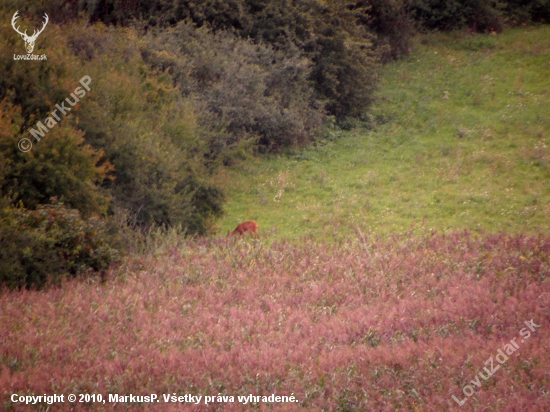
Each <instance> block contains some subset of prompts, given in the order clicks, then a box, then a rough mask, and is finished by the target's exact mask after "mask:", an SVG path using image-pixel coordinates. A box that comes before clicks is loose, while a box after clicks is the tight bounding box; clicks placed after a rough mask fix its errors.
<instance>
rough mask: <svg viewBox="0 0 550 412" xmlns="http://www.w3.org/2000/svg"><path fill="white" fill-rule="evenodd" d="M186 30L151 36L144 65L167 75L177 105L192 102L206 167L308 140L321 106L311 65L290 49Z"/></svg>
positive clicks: (319, 115) (225, 35)
mask: <svg viewBox="0 0 550 412" xmlns="http://www.w3.org/2000/svg"><path fill="white" fill-rule="evenodd" d="M191 30H192V27H191V26H189V25H185V24H180V25H179V26H178V27H177V28H176V29H175V30H172V31H168V32H164V33H162V34H159V35H157V36H154V37H153V36H151V37H150V38H149V43H148V44H149V47H148V52H147V53H144V57H145V59H146V60H147V61H148V62H149V63H150V64H151V65H153V67H155V68H157V69H158V70H159V71H160V70H162V71H165V70H168V71H169V72H170V73H171V74H172V76H173V78H174V80H175V82H176V84H177V85H178V87H179V89H180V91H181V93H182V95H183V96H184V97H191V96H195V101H196V103H195V107H196V108H197V109H198V111H199V122H200V123H201V125H202V126H203V128H204V129H205V131H207V135H208V137H207V139H206V142H207V152H206V153H205V160H206V161H207V162H215V161H217V160H221V162H222V163H223V164H231V163H233V161H234V160H235V159H236V158H238V157H239V156H241V154H240V153H242V149H244V148H246V147H248V148H249V149H248V151H250V150H251V149H253V148H254V146H255V145H256V147H258V148H259V149H260V150H263V149H267V150H277V149H278V148H280V147H284V146H290V145H296V144H299V143H305V142H307V141H310V140H311V139H312V138H313V137H314V133H315V131H316V130H317V129H318V128H319V126H320V124H321V120H322V111H321V110H320V106H321V105H320V104H319V103H318V102H316V100H315V98H314V91H313V89H312V87H311V83H310V80H309V78H308V77H309V76H310V73H311V68H310V66H311V62H310V61H309V60H308V59H307V58H305V57H303V56H301V53H300V51H299V50H298V49H297V48H296V47H290V45H289V48H288V49H287V50H284V51H283V50H275V49H274V48H272V47H269V46H264V45H261V44H254V43H253V42H251V41H249V40H244V39H242V38H240V37H236V36H234V35H232V34H229V33H226V32H220V33H212V32H210V31H209V30H207V29H206V28H203V29H196V30H193V35H190V31H191ZM151 50H152V51H151Z"/></svg>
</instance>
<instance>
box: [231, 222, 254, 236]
mask: <svg viewBox="0 0 550 412" xmlns="http://www.w3.org/2000/svg"><path fill="white" fill-rule="evenodd" d="M257 230H258V224H257V223H256V222H254V221H253V220H247V221H246V222H243V223H241V224H239V225H237V227H236V228H235V230H234V231H233V232H227V236H226V237H230V236H233V235H235V234H237V233H238V234H239V235H241V236H242V235H243V234H244V232H248V233H249V234H250V236H252V233H255V234H258V232H257Z"/></svg>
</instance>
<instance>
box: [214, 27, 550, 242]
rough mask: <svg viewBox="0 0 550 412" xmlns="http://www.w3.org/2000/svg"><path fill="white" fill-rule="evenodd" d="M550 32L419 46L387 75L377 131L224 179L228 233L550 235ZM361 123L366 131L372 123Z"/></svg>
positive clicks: (333, 135) (461, 37)
mask: <svg viewBox="0 0 550 412" xmlns="http://www.w3.org/2000/svg"><path fill="white" fill-rule="evenodd" d="M548 38H550V28H549V27H542V26H541V27H532V28H522V29H513V30H508V31H506V32H505V33H503V34H499V35H496V36H494V35H493V36H491V35H475V36H470V35H466V34H463V33H455V34H451V35H441V34H438V35H430V36H426V37H423V38H421V39H418V42H417V45H416V47H415V50H414V52H413V53H412V54H411V55H410V56H409V57H408V58H407V59H405V60H402V61H399V62H396V63H392V64H390V65H387V66H384V67H383V73H382V82H381V83H382V84H381V89H380V91H379V99H378V101H377V103H376V105H375V106H374V107H373V111H372V113H371V117H370V121H368V122H366V123H365V125H366V126H367V127H360V128H356V129H354V130H352V131H350V132H340V131H336V130H333V131H332V132H327V133H326V135H325V136H324V137H323V138H321V139H319V141H318V144H317V146H316V147H314V148H308V149H304V150H296V151H291V152H289V153H285V154H284V155H281V156H277V157H266V158H261V159H255V160H251V161H250V162H248V163H247V164H245V165H242V166H240V167H239V168H236V169H233V170H232V171H229V172H224V173H225V174H224V175H220V176H219V179H220V182H222V184H223V185H224V187H226V188H227V192H228V193H229V194H230V201H229V203H228V204H227V207H226V211H227V214H226V216H225V217H224V218H223V219H222V220H221V221H220V222H219V232H223V233H225V232H226V231H227V230H230V229H231V230H232V229H234V226H235V225H236V224H237V223H239V222H240V221H243V220H246V219H255V220H257V221H258V222H259V224H260V230H261V231H262V232H263V233H267V234H268V235H269V236H270V237H272V238H290V239H292V238H300V237H302V236H310V235H311V236H314V237H315V238H317V239H319V240H328V239H331V238H341V237H342V236H345V235H346V234H347V233H349V232H350V231H351V230H354V228H356V227H359V228H361V230H362V231H367V232H369V231H372V232H374V233H378V234H388V233H396V232H405V231H408V230H411V228H412V230H413V231H420V230H423V229H424V228H427V229H432V228H435V229H436V230H438V231H445V230H447V229H465V228H467V229H470V230H474V231H501V230H502V231H507V232H519V231H528V232H548V231H549V230H550V136H549V133H550V43H549V42H548V41H547V40H548ZM365 125H363V126H365Z"/></svg>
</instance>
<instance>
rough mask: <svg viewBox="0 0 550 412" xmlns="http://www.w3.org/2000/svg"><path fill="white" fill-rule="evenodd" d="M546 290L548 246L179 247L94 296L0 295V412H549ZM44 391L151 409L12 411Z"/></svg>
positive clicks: (86, 292)
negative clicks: (149, 398) (140, 399)
mask: <svg viewBox="0 0 550 412" xmlns="http://www.w3.org/2000/svg"><path fill="white" fill-rule="evenodd" d="M549 280H550V236H546V235H526V234H517V235H507V234H485V235H473V234H470V233H468V232H460V233H451V234H445V235H440V234H434V235H430V234H426V235H423V236H411V237H407V236H405V235H402V236H394V237H389V238H384V239H382V238H380V239H374V238H373V239H370V238H364V237H362V236H360V235H358V236H356V237H355V238H354V239H351V240H348V241H346V242H340V243H334V244H323V243H318V242H314V241H311V240H303V241H302V242H300V243H285V242H281V243H271V244H268V243H267V242H264V241H263V240H262V239H260V240H242V239H238V240H237V239H233V240H232V241H226V239H221V238H215V239H199V240H193V241H188V242H185V243H183V244H182V245H180V246H178V247H175V246H174V247H172V248H167V249H166V250H163V251H159V252H157V253H154V254H153V253H152V254H150V255H148V256H146V257H143V256H141V257H134V258H129V259H127V260H126V261H125V262H124V263H123V264H121V265H120V266H119V267H117V268H113V269H111V271H110V272H109V273H108V274H107V277H106V279H105V280H104V281H103V282H101V281H100V280H99V279H97V280H88V281H82V280H80V281H68V282H66V283H65V284H63V285H62V286H61V287H53V288H49V289H46V290H42V291H28V290H20V291H8V290H4V291H2V292H1V293H0V395H1V398H0V410H4V411H26V410H32V411H35V410H42V411H46V410H47V411H89V410H94V411H95V410H128V411H153V410H154V411H243V410H260V411H269V410H281V411H298V410H300V411H303V410H311V411H393V410H402V411H450V410H462V411H549V410H550V392H549V391H550V353H549V349H548V348H549V345H550V282H549ZM531 320H532V321H533V322H534V324H536V325H537V327H536V328H532V329H534V330H531V331H530V332H531V333H530V337H528V338H526V337H525V336H524V335H523V334H520V331H521V330H522V329H523V330H524V331H525V329H527V330H528V331H529V328H528V327H527V326H526V323H525V322H526V321H531ZM523 338H525V339H523ZM512 339H515V342H516V344H517V348H516V349H515V350H514V351H513V353H510V354H509V355H508V356H507V359H506V360H505V361H503V362H502V363H497V361H496V360H495V361H494V362H495V365H500V367H499V369H498V370H496V371H494V373H493V374H492V376H489V377H488V374H487V373H486V372H485V370H484V368H487V370H488V369H489V366H488V364H486V363H485V362H486V360H488V359H489V358H495V357H496V356H497V355H498V354H499V350H500V351H501V352H502V351H504V350H505V349H504V348H505V345H507V344H509V342H510V341H511V340H512ZM520 339H522V340H520ZM508 348H510V346H508ZM496 359H498V358H496ZM500 359H501V360H502V357H501V358H500ZM479 372H481V373H483V374H484V375H485V377H482V378H479V374H478V373H479ZM476 377H477V378H476ZM476 379H477V381H476ZM472 381H473V382H472ZM468 385H469V388H472V390H473V392H469V389H466V390H465V389H464V388H465V387H466V386H468ZM54 393H58V394H65V396H67V394H69V393H71V394H76V395H77V396H78V395H79V394H102V396H103V398H104V399H106V398H107V396H108V394H119V395H130V394H133V395H148V394H157V395H158V396H159V398H160V399H161V401H160V402H153V403H145V402H144V403H136V402H119V403H114V402H106V403H97V402H95V403H94V402H88V403H78V402H77V403H69V402H64V403H57V404H53V405H48V404H47V403H45V402H41V403H37V404H35V405H32V406H31V405H28V406H26V405H24V404H22V403H20V402H18V403H14V402H11V401H10V396H11V395H12V394H18V395H43V394H54ZM163 394H170V395H174V394H176V395H177V396H185V395H186V394H192V395H201V396H207V395H208V396H212V397H214V398H215V397H217V395H218V394H219V395H220V396H222V395H225V396H226V399H227V398H229V396H233V397H235V401H234V402H229V401H222V402H218V401H213V402H210V403H208V404H207V405H205V404H204V402H203V403H201V404H198V405H194V404H192V403H186V402H163V401H162V396H163ZM249 394H252V395H265V396H268V395H271V394H276V395H281V396H290V395H293V396H294V397H295V398H296V400H297V402H293V403H266V402H251V403H248V404H243V403H241V402H238V401H237V396H239V395H241V396H242V395H244V396H247V395H249ZM453 395H454V397H455V398H456V399H457V400H458V401H460V402H463V404H462V406H459V403H458V402H457V400H455V399H453Z"/></svg>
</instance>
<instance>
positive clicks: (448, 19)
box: [411, 0, 503, 32]
mask: <svg viewBox="0 0 550 412" xmlns="http://www.w3.org/2000/svg"><path fill="white" fill-rule="evenodd" d="M502 5H503V3H501V2H498V1H495V0H450V1H448V0H412V5H411V9H412V13H413V15H414V16H415V18H416V19H418V20H419V21H420V22H421V24H422V25H423V26H424V27H426V28H428V29H440V30H452V29H457V28H461V27H464V26H468V27H469V28H470V29H471V30H473V31H481V32H486V31H500V30H501V29H502V25H503V18H502V13H501V8H502Z"/></svg>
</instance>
